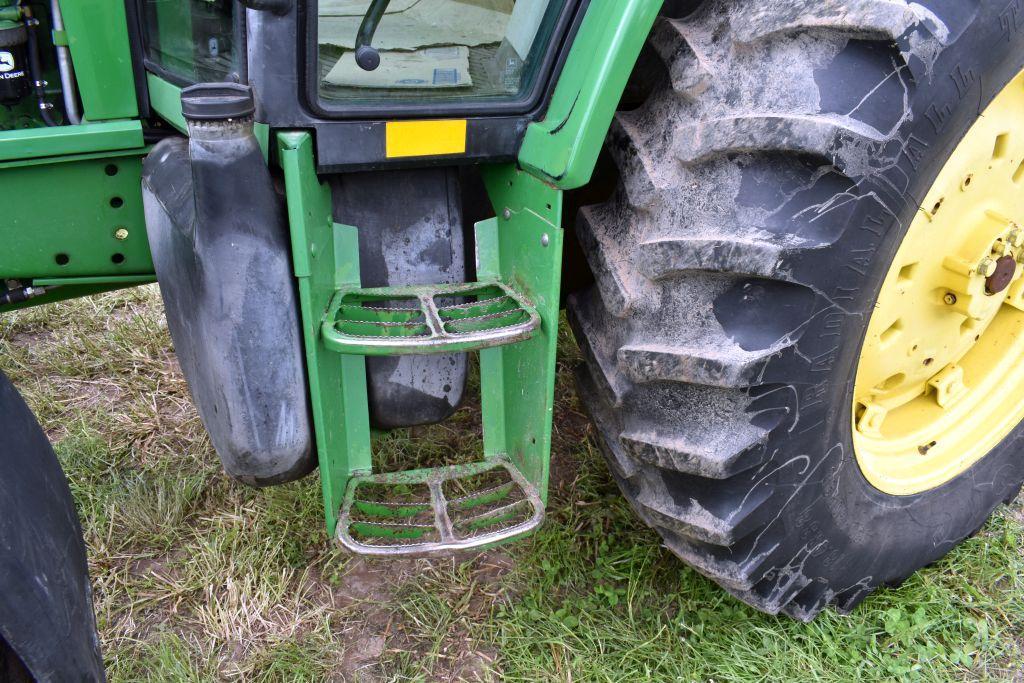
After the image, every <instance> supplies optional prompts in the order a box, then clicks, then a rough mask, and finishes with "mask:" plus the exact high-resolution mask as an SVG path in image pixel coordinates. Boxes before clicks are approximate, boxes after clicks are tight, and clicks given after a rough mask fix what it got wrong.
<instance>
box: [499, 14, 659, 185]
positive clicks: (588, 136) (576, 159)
mask: <svg viewBox="0 0 1024 683" xmlns="http://www.w3.org/2000/svg"><path fill="white" fill-rule="evenodd" d="M661 5H662V0H615V1H614V2H594V3H591V5H590V8H589V9H588V10H587V15H586V17H584V19H583V23H582V25H581V26H580V29H579V32H578V34H577V36H576V40H575V42H573V45H572V49H571V50H570V52H569V57H568V59H567V60H566V63H565V67H564V68H563V69H562V74H561V76H560V77H559V79H558V84H557V86H556V87H555V92H554V95H553V97H552V100H551V105H550V106H549V107H548V111H547V115H546V116H545V118H544V120H543V121H540V122H537V123H534V124H531V125H530V126H529V128H527V131H526V137H525V138H524V140H523V146H522V147H521V148H520V151H519V163H520V165H521V166H522V167H523V168H525V169H528V170H530V171H531V172H533V173H535V174H536V175H537V176H538V177H539V178H543V179H544V180H546V181H547V182H549V183H551V184H553V185H554V186H555V187H558V188H561V189H565V190H568V189H573V188H577V187H582V186H583V185H586V184H587V183H588V182H590V178H591V176H592V175H593V172H594V166H595V164H596V163H597V157H598V154H600V152H601V146H602V145H603V144H604V140H605V137H606V136H607V135H608V128H609V127H610V126H611V122H612V117H613V116H614V115H615V108H616V106H617V105H618V103H619V100H621V99H622V93H623V91H624V90H625V87H626V82H627V81H628V79H629V75H630V73H631V72H632V70H633V65H634V64H635V63H636V60H637V57H639V55H640V50H641V49H642V48H643V46H644V42H645V41H646V40H647V35H648V34H649V33H650V31H651V27H652V26H653V25H654V20H655V19H656V18H657V16H658V11H659V10H660V9H661Z"/></svg>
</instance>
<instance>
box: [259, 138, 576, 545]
mask: <svg viewBox="0 0 1024 683" xmlns="http://www.w3.org/2000/svg"><path fill="white" fill-rule="evenodd" d="M278 145H279V158H280V162H281V166H282V168H283V169H284V174H285V191H286V195H287V201H288V217H289V223H290V226H291V239H292V255H293V260H294V268H295V275H296V277H297V278H298V280H299V299H300V305H301V307H302V320H303V328H304V330H303V334H304V338H305V346H306V361H307V367H308V370H309V383H310V398H311V401H312V404H313V421H314V425H315V429H316V439H317V452H318V454H319V459H320V471H321V479H322V482H323V495H324V508H325V519H326V522H327V530H328V533H329V534H330V535H331V536H334V534H335V531H336V527H337V523H338V514H339V510H340V509H341V507H342V505H343V503H344V502H345V495H346V491H348V495H349V496H350V497H351V492H352V487H353V486H355V485H356V484H357V483H359V482H362V481H364V480H362V479H357V480H352V479H351V478H352V477H353V476H354V475H359V474H362V475H366V476H369V474H370V471H371V463H372V457H371V443H370V425H369V409H368V405H367V395H366V371H365V359H364V358H363V356H362V355H349V354H350V353H352V352H353V348H351V347H349V348H348V349H347V350H346V353H344V354H343V353H337V352H335V351H333V350H332V344H331V342H330V341H329V339H328V337H329V336H330V331H331V330H333V329H335V327H334V325H336V324H337V321H338V319H339V318H338V316H339V311H341V310H342V307H343V305H346V304H351V305H350V306H349V308H347V309H345V315H346V316H347V318H346V319H347V320H348V321H350V322H351V321H356V322H358V321H359V320H360V319H365V318H371V319H375V320H377V322H378V323H379V322H381V321H384V322H387V321H395V320H398V321H401V320H402V319H404V318H403V316H405V317H407V316H408V315H409V312H408V311H392V312H391V313H389V314H387V316H389V317H388V318H382V317H381V314H378V313H375V312H373V311H371V310H367V309H363V308H362V303H363V301H364V299H367V297H369V299H372V300H379V299H381V297H384V298H385V299H384V300H387V297H391V298H403V297H405V296H407V295H408V294H409V293H410V291H409V290H406V289H401V288H396V289H393V290H388V291H383V290H380V291H378V290H374V291H373V292H371V293H369V294H368V293H367V292H366V290H359V289H358V283H359V265H358V240H357V237H356V236H357V228H354V227H348V226H340V225H336V224H334V223H332V221H331V197H330V191H329V189H328V188H327V187H326V186H324V185H321V184H320V182H319V180H318V179H317V176H316V173H315V166H314V162H313V150H312V140H311V138H310V136H309V135H308V134H307V133H285V134H279V135H278ZM484 177H485V181H486V183H487V189H488V193H489V194H490V197H491V200H492V202H493V203H494V206H495V207H496V210H497V211H498V212H499V213H502V214H504V215H507V216H508V218H507V219H506V218H502V219H500V220H499V219H496V218H495V219H490V220H487V221H483V222H481V223H479V224H477V226H476V230H477V257H478V261H479V268H478V270H479V276H480V278H481V281H482V282H483V283H485V284H484V285H482V287H483V291H484V292H487V291H489V290H492V289H493V290H495V291H497V292H499V293H500V292H503V291H505V290H503V289H501V288H499V287H497V286H495V285H494V284H490V285H488V284H486V283H488V282H490V283H502V285H506V286H507V287H508V288H511V289H512V290H515V291H516V292H519V293H521V294H522V296H523V297H524V299H525V301H526V302H528V306H529V307H530V309H531V310H533V311H535V312H536V315H537V316H539V318H540V325H539V327H537V328H536V329H535V330H534V331H533V333H532V336H530V337H529V338H528V339H526V340H525V341H519V342H517V343H514V344H509V345H506V346H501V347H498V348H490V349H487V350H484V351H481V361H480V362H481V391H482V404H483V431H484V443H485V453H484V454H483V455H484V457H485V460H484V461H483V462H482V463H480V465H482V466H484V467H485V468H491V467H493V464H492V463H493V462H494V460H495V459H502V458H507V459H508V460H509V461H510V462H511V463H512V464H513V465H514V467H515V468H516V469H517V470H518V471H519V472H521V473H522V475H523V477H525V480H526V481H527V482H528V483H529V485H531V486H532V487H533V488H535V489H536V490H537V491H538V493H539V494H540V495H541V497H544V496H545V495H546V492H547V483H548V468H549V459H550V449H551V418H552V414H553V407H554V381H555V343H556V338H557V328H558V304H559V285H560V277H561V257H562V229H561V225H560V223H561V211H562V193H561V191H559V190H556V189H554V188H552V187H550V186H549V185H546V184H544V183H543V182H541V181H539V180H537V179H536V178H534V177H533V176H531V175H529V174H527V173H524V172H522V171H519V170H517V169H516V168H515V167H514V166H513V165H502V166H497V167H490V168H487V169H486V170H485V173H484ZM506 209H507V211H506ZM420 290H423V291H420ZM415 291H416V293H417V294H423V293H424V292H427V293H430V292H435V293H436V291H437V288H429V287H428V288H423V287H420V288H415ZM339 292H348V293H349V294H351V293H353V292H354V293H355V294H357V296H356V297H355V300H353V301H352V302H346V301H345V294H340V295H339V294H338V293H339ZM485 298H486V295H485ZM369 299H367V300H369ZM332 302H333V304H332ZM493 305H495V304H494V302H493V301H490V300H486V301H484V302H478V303H477V304H474V305H472V306H470V307H468V309H467V311H466V313H467V315H468V313H471V312H473V311H474V308H475V307H480V308H481V310H487V311H490V312H492V313H495V314H496V315H498V316H499V319H501V316H502V315H504V314H506V313H510V314H514V313H516V312H517V311H519V307H518V305H517V306H516V307H515V308H513V309H508V310H507V311H504V310H499V309H495V310H492V308H491V306H493ZM476 312H479V311H476ZM468 320H470V318H468V317H463V318H457V319H455V318H453V319H452V322H453V323H459V322H468ZM325 321H331V324H329V325H328V326H327V332H328V334H327V336H325V327H324V322H325ZM357 350H358V349H357ZM364 350H365V349H364ZM446 350H450V348H448V349H446ZM430 472H436V471H428V474H429V473H430ZM428 474H424V473H423V472H414V473H403V475H404V478H402V479H400V480H396V481H395V482H394V483H399V484H408V483H410V482H416V481H418V480H419V479H418V477H419V478H422V477H425V476H428ZM429 476H434V475H433V474H429ZM410 477H411V479H410ZM481 500H482V501H483V502H486V501H487V497H486V496H484V497H483V498H482V499H481ZM348 504H349V505H351V504H352V500H351V499H350V500H349V501H348Z"/></svg>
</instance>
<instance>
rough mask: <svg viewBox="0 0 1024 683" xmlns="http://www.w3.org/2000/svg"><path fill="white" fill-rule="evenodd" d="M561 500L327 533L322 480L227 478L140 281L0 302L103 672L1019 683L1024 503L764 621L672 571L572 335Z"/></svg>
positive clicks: (439, 451)
mask: <svg viewBox="0 0 1024 683" xmlns="http://www.w3.org/2000/svg"><path fill="white" fill-rule="evenodd" d="M563 341H564V343H563V344H562V348H563V356H562V359H561V361H560V369H559V384H558V397H557V398H558V400H557V413H558V417H557V419H556V420H555V431H556V433H555V453H554V458H555V459H554V467H555V468H554V476H553V492H552V503H551V506H550V511H549V521H548V523H547V524H546V526H545V528H544V529H543V531H542V532H541V533H539V534H537V535H536V536H535V537H534V538H532V539H530V540H528V541H525V542H523V543H520V544H518V545H515V546H510V547H507V548H504V549H500V550H495V551H491V552H488V553H484V554H482V555H476V556H467V557H458V558H451V559H447V560H434V561H425V560H415V561H414V560H398V561H390V562H377V561H367V560H363V559H357V558H350V557H347V556H344V555H342V554H340V553H339V552H338V551H337V550H336V549H335V548H333V547H332V546H331V545H329V544H328V543H327V541H326V539H325V538H324V535H323V531H322V529H323V527H322V515H321V510H320V495H319V482H318V481H317V480H316V477H315V476H314V477H311V478H309V479H307V480H305V481H302V482H298V483H296V484H291V485H287V486H283V487H278V488H274V489H269V490H263V491H254V490H251V489H248V488H245V487H244V486H241V485H239V484H237V483H235V482H233V481H232V480H230V479H229V478H227V477H226V476H225V475H223V474H222V472H221V471H220V468H219V466H218V463H217V459H216V455H215V454H214V453H213V451H212V449H211V447H210V444H209V442H208V440H207V438H206V436H205V434H204V432H203V429H202V426H201V424H200V423H199V420H198V418H197V416H196V413H195V411H194V409H193V408H192V405H191V403H190V400H189V398H188V393H187V389H186V386H185V383H184V381H183V379H182V377H181V374H180V371H179V369H178V367H177V364H176V362H175V360H174V356H173V353H172V352H171V345H170V340H169V337H168V334H167V330H166V325H165V323H164V321H163V317H162V309H161V307H160V304H159V295H158V293H157V292H156V290H155V288H153V287H147V288H141V289H137V290H132V291H129V292H122V293H115V294H107V295H100V296H97V297H93V298H90V299H84V300H79V301H74V302H68V303H63V304H56V305H52V306H46V307H42V308H39V309H34V310H28V311H25V312H22V313H19V314H17V315H12V316H7V317H4V318H0V369H2V370H3V371H4V372H6V373H7V374H8V375H9V376H10V377H11V378H12V379H13V380H14V382H15V383H16V384H17V385H18V386H19V388H20V389H21V390H22V392H23V393H24V394H25V396H26V398H27V399H28V401H29V403H30V404H31V405H32V407H33V408H34V410H35V411H36V412H37V415H38V416H39V419H40V421H41V423H42V424H43V425H44V427H45V429H46V430H47V432H48V433H49V435H50V437H51V439H52V440H53V441H54V443H55V445H56V449H57V452H58V455H59V456H60V457H61V460H62V463H63V465H64V467H65V470H66V472H67V474H68V476H69V478H70V480H71V482H72V489H73V492H74V495H75V498H76V501H77V503H78V506H79V511H80V515H81V518H82V523H83V527H84V531H85V536H86V541H87V543H88V545H89V551H90V565H91V566H90V569H91V572H92V577H93V582H94V587H95V597H96V611H97V615H98V619H99V625H100V631H101V637H102V642H103V649H104V654H105V657H106V661H107V666H108V670H109V675H110V679H111V680H112V681H193V680H201V681H212V680H226V681H320V680H331V681H335V680H337V681H343V680H344V681H348V680H366V681H378V680H431V681H435V680H440V681H444V680H496V679H498V678H502V679H507V680H522V681H535V680H616V681H618V680H634V679H637V678H650V679H656V680H684V681H687V680H708V679H714V680H773V681H774V680H812V679H817V680H835V681H849V680H860V679H863V680H894V679H904V680H918V679H925V680H976V679H995V680H1008V679H1009V680H1014V679H1016V680H1020V674H1019V672H1020V664H1021V647H1020V643H1021V642H1024V626H1022V624H1024V553H1022V543H1021V537H1022V523H1024V511H1022V508H1021V507H1020V506H1019V505H1018V506H1015V507H1014V508H1012V509H1011V510H1009V511H1008V512H1003V513H1000V514H999V515H997V517H996V518H995V519H994V520H993V521H992V522H991V523H990V524H989V525H988V527H987V528H986V529H985V530H984V531H983V532H982V533H981V534H980V535H979V536H978V537H976V538H975V539H972V540H971V541H969V542H968V543H966V544H965V545H964V546H962V547H961V548H959V549H958V550H956V551H955V552H954V553H953V554H952V555H951V556H950V558H949V559H947V560H945V561H943V562H942V563H940V564H939V565H937V566H935V567H932V568H929V569H927V570H925V571H923V572H921V573H919V574H918V575H917V576H915V577H914V578H912V579H911V580H910V581H908V582H907V583H906V584H904V586H903V587H902V588H900V589H899V590H897V591H888V592H883V593H881V594H879V595H877V596H875V597H872V598H871V599H870V600H869V601H868V602H867V603H866V604H865V605H864V606H862V607H861V608H859V609H858V610H857V611H856V612H855V614H854V615H852V616H850V617H839V616H837V615H835V614H826V615H824V616H823V617H822V618H820V619H819V620H817V621H816V622H814V623H813V624H811V625H804V624H797V623H794V622H792V621H788V620H786V619H776V618H773V617H766V616H763V615H760V614H757V613H755V612H753V611H752V610H749V609H748V608H746V607H744V606H742V605H741V604H739V603H737V602H736V601H734V600H733V599H731V598H729V597H727V596H725V595H724V594H723V593H722V592H721V591H719V590H718V589H717V588H716V587H715V586H713V585H712V584H711V583H710V582H708V581H706V580H705V579H703V578H701V577H700V576H698V575H696V574H695V573H694V572H692V571H690V570H689V569H687V568H685V567H683V566H682V565H681V564H679V563H678V562H676V561H675V559H674V558H673V557H672V556H671V555H670V554H669V553H668V552H667V551H665V550H664V549H663V548H662V547H661V546H660V544H659V543H658V540H657V538H656V537H655V536H654V535H653V534H652V533H651V532H649V531H648V530H646V529H644V528H643V527H642V526H640V525H639V524H638V523H637V522H636V521H635V520H634V519H633V517H632V515H631V514H630V512H629V511H628V508H627V506H626V505H625V504H624V503H623V502H622V500H621V498H620V497H619V496H618V495H617V492H616V490H615V487H614V485H613V484H612V483H611V481H610V479H609V477H608V475H607V473H606V471H605V469H604V465H603V464H602V463H601V461H600V458H599V456H598V454H597V452H596V449H595V446H594V441H593V436H592V434H591V431H590V427H589V425H588V423H587V421H586V420H585V418H583V416H582V415H580V414H579V410H578V407H577V404H576V398H575V394H574V393H573V389H572V387H571V383H570V381H569V373H568V368H569V367H570V366H571V364H572V363H573V362H575V353H576V351H575V349H574V347H573V345H572V343H571V341H570V340H569V339H568V338H566V339H565V340H563ZM377 448H378V452H379V453H380V456H381V458H382V459H383V460H385V461H387V462H391V463H396V462H397V461H398V459H399V458H400V457H401V456H402V454H409V453H412V454H413V457H414V458H415V459H417V460H424V461H427V460H434V459H437V458H438V457H441V456H444V457H465V456H467V455H468V454H470V453H475V452H476V450H477V449H478V448H479V420H478V418H477V416H476V415H475V413H474V411H473V410H472V409H471V407H470V408H467V409H465V410H463V411H462V412H460V413H459V414H458V416H457V417H456V419H455V421H453V422H451V423H449V424H446V425H441V426H436V427H431V428H429V429H420V430H415V431H414V433H412V434H410V433H409V432H407V431H403V432H396V433H393V434H390V435H388V436H386V437H384V438H383V439H381V440H380V441H379V442H378V444H377Z"/></svg>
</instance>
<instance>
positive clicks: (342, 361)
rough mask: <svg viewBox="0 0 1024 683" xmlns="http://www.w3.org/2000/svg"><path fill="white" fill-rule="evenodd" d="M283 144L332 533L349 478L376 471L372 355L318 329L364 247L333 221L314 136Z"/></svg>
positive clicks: (353, 275)
mask: <svg viewBox="0 0 1024 683" xmlns="http://www.w3.org/2000/svg"><path fill="white" fill-rule="evenodd" d="M278 149H279V154H280V163H281V167H282V168H283V169H284V177H285V192H286V194H287V197H288V222H289V225H290V228H291V240H292V259H293V264H294V268H295V276H296V277H297V278H298V281H299V304H300V306H301V308H302V326H303V337H304V343H305V347H306V366H307V369H308V371H309V393H310V403H311V406H312V409H313V425H314V428H315V431H316V448H317V456H318V459H319V463H320V481H321V485H322V487H323V496H324V506H325V517H326V522H327V532H328V533H329V534H330V535H331V536H332V537H333V535H334V531H335V526H336V524H337V513H338V509H339V508H340V506H341V502H342V499H343V497H344V495H345V486H346V484H347V482H348V479H349V477H351V476H352V475H353V474H357V473H369V472H370V469H371V460H370V456H371V453H370V411H369V404H368V401H367V395H366V360H365V359H364V358H363V357H361V356H344V355H341V354H337V353H333V352H331V351H329V350H327V348H326V347H325V346H324V345H323V340H322V339H321V338H320V337H319V330H320V325H321V322H322V318H323V315H324V313H325V312H326V311H327V306H328V304H329V303H330V300H331V297H333V296H334V292H335V291H336V290H337V289H338V288H340V287H344V286H355V287H358V286H359V260H358V259H359V246H358V241H357V233H356V229H355V228H353V227H349V226H345V225H337V224H335V223H334V222H333V221H332V220H331V196H330V190H329V189H328V188H327V186H325V185H321V184H320V181H319V180H318V179H317V177H316V172H315V170H314V165H313V141H312V139H311V138H310V136H309V135H308V134H306V133H285V134H280V135H278Z"/></svg>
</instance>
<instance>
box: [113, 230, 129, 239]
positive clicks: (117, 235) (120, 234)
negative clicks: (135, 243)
mask: <svg viewBox="0 0 1024 683" xmlns="http://www.w3.org/2000/svg"><path fill="white" fill-rule="evenodd" d="M114 239H116V240H121V241H122V242H123V241H124V240H126V239H128V228H118V229H117V230H115V231H114Z"/></svg>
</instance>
